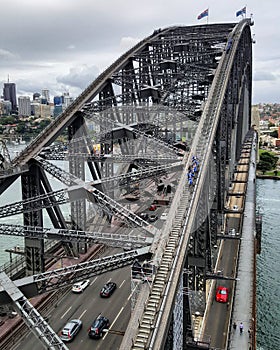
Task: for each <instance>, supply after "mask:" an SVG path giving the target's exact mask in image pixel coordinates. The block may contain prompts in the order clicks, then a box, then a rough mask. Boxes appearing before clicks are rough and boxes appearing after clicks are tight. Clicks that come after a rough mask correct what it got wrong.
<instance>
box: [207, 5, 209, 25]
mask: <svg viewBox="0 0 280 350" xmlns="http://www.w3.org/2000/svg"><path fill="white" fill-rule="evenodd" d="M207 10H208V16H207V24H208V18H209V6H208V9H207Z"/></svg>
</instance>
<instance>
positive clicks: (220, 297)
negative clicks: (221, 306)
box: [216, 286, 228, 303]
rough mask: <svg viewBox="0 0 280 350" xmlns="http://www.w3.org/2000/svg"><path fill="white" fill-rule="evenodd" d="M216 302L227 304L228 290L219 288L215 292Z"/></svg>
mask: <svg viewBox="0 0 280 350" xmlns="http://www.w3.org/2000/svg"><path fill="white" fill-rule="evenodd" d="M216 301H217V302H218V303H227V302H228V288H226V287H223V286H219V287H218V288H217V290H216Z"/></svg>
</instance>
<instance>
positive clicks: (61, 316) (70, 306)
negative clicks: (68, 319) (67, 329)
mask: <svg viewBox="0 0 280 350" xmlns="http://www.w3.org/2000/svg"><path fill="white" fill-rule="evenodd" d="M71 309H72V306H70V307H69V308H68V309H67V310H66V311H65V312H64V314H63V315H62V316H61V317H60V319H62V318H63V317H64V316H65V315H66V314H67V312H69V311H70V310H71Z"/></svg>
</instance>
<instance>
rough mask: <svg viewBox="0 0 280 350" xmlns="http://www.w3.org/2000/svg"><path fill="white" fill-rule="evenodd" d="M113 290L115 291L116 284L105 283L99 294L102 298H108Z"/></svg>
mask: <svg viewBox="0 0 280 350" xmlns="http://www.w3.org/2000/svg"><path fill="white" fill-rule="evenodd" d="M115 289H117V284H116V283H115V282H107V283H105V284H104V286H103V288H102V289H101V291H100V293H99V294H100V296H101V297H102V298H109V297H110V296H111V295H112V294H113V293H114V291H115Z"/></svg>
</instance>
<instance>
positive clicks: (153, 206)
mask: <svg viewBox="0 0 280 350" xmlns="http://www.w3.org/2000/svg"><path fill="white" fill-rule="evenodd" d="M156 209H157V206H156V205H155V204H151V205H150V207H149V210H150V211H155V210H156Z"/></svg>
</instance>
